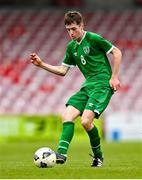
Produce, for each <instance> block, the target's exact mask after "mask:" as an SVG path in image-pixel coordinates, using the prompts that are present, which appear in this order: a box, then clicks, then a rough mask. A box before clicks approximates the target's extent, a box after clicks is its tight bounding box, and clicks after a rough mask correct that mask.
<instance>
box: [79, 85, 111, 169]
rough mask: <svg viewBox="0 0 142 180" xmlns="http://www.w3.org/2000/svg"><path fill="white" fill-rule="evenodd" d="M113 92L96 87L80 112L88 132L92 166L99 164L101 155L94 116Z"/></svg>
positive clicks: (96, 116)
mask: <svg viewBox="0 0 142 180" xmlns="http://www.w3.org/2000/svg"><path fill="white" fill-rule="evenodd" d="M112 94H113V92H112V90H111V89H109V88H106V89H104V88H103V89H101V88H100V89H96V90H94V91H93V93H91V96H90V98H89V100H88V102H87V104H86V107H85V110H84V112H83V114H82V118H81V121H82V125H83V127H84V128H85V130H86V131H87V133H88V136H89V139H90V144H91V147H92V151H93V153H94V157H95V158H94V159H93V164H92V166H101V165H102V160H103V155H102V151H101V144H100V136H99V133H98V129H97V128H96V127H95V125H94V124H93V120H94V118H98V117H99V116H100V114H101V113H102V112H103V111H104V110H105V109H106V107H107V105H108V103H109V101H110V98H111V96H112Z"/></svg>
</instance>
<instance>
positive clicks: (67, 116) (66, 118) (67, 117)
mask: <svg viewBox="0 0 142 180" xmlns="http://www.w3.org/2000/svg"><path fill="white" fill-rule="evenodd" d="M73 120H74V118H73V116H72V115H71V114H70V113H64V114H63V115H62V121H63V122H67V121H73Z"/></svg>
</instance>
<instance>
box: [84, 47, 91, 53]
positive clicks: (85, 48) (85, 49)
mask: <svg viewBox="0 0 142 180" xmlns="http://www.w3.org/2000/svg"><path fill="white" fill-rule="evenodd" d="M83 51H84V53H85V54H89V52H90V47H89V46H85V47H83Z"/></svg>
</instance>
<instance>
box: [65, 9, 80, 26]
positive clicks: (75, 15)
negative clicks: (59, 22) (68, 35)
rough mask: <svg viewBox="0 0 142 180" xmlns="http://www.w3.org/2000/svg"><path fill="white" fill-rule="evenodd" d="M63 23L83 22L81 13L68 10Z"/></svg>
mask: <svg viewBox="0 0 142 180" xmlns="http://www.w3.org/2000/svg"><path fill="white" fill-rule="evenodd" d="M64 23H65V25H70V24H72V23H76V24H77V25H79V24H81V23H83V18H82V15H81V14H80V13H79V12H78V11H68V12H67V13H66V14H65V17H64Z"/></svg>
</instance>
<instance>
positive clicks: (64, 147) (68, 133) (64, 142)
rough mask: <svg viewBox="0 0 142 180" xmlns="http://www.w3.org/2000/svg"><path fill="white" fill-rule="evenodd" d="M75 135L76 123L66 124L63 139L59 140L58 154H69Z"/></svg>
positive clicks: (64, 124)
mask: <svg viewBox="0 0 142 180" xmlns="http://www.w3.org/2000/svg"><path fill="white" fill-rule="evenodd" d="M73 134H74V123H73V122H71V121H69V122H64V123H63V130H62V134H61V138H60V140H59V145H58V149H57V152H58V153H60V154H63V155H66V154H67V151H68V148H69V144H70V142H71V140H72V137H73Z"/></svg>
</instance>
